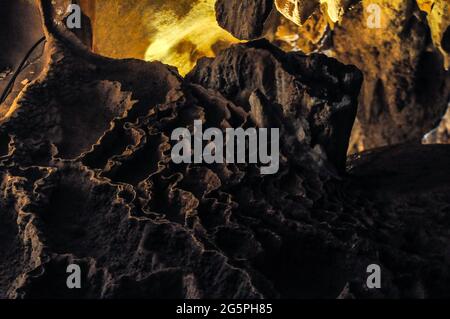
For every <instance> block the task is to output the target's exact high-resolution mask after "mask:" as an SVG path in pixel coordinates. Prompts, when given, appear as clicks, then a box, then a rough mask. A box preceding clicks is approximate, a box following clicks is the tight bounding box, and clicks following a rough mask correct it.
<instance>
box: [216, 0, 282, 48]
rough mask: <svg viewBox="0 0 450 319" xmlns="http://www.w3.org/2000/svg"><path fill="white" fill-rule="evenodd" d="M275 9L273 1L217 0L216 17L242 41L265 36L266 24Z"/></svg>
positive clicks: (223, 26) (220, 23)
mask: <svg viewBox="0 0 450 319" xmlns="http://www.w3.org/2000/svg"><path fill="white" fill-rule="evenodd" d="M272 8H273V0H241V1H230V0H217V2H216V16H217V21H218V22H219V25H220V26H221V27H222V28H224V29H225V30H228V31H229V32H230V33H231V34H232V35H234V36H235V37H237V38H238V39H242V40H250V39H256V38H259V37H261V36H262V35H263V31H264V23H265V22H266V19H267V18H268V17H269V14H270V12H271V11H272Z"/></svg>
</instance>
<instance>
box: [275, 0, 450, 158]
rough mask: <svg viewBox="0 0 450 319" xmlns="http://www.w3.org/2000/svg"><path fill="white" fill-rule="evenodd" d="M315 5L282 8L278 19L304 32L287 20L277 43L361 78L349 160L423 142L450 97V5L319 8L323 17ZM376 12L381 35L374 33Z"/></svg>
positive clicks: (399, 1)
mask: <svg viewBox="0 0 450 319" xmlns="http://www.w3.org/2000/svg"><path fill="white" fill-rule="evenodd" d="M317 2H319V1H316V2H314V1H312V2H303V1H298V0H292V1H291V0H279V1H278V2H277V3H276V4H277V8H278V9H279V10H280V11H281V13H282V14H284V16H286V17H287V18H288V19H290V20H291V21H293V22H295V23H297V24H301V26H300V27H299V26H295V25H293V24H292V23H289V22H287V21H285V20H282V21H281V24H280V26H279V27H278V30H277V34H276V39H277V41H275V43H277V44H279V45H280V46H281V47H282V48H283V49H284V50H302V51H304V52H321V51H324V52H326V53H327V54H328V55H331V56H334V57H336V58H337V59H338V60H339V61H342V62H345V63H348V64H354V65H356V66H357V67H358V68H359V69H360V70H362V71H363V73H364V78H365V81H364V85H363V90H362V92H361V98H360V105H359V113H358V121H357V123H356V125H355V129H354V131H353V136H352V139H351V152H356V151H361V150H364V149H370V148H374V147H379V146H383V145H391V144H397V143H402V142H407V141H420V140H421V139H422V137H423V135H424V134H425V133H427V132H428V131H430V130H431V129H432V128H433V127H435V126H436V124H437V123H438V122H439V121H440V119H441V117H442V115H443V114H444V113H445V110H446V107H447V103H448V100H449V97H450V76H449V72H448V71H445V67H448V52H447V51H446V49H445V48H444V47H446V46H447V47H448V45H446V43H448V42H449V40H448V38H449V36H450V35H449V34H450V33H449V32H448V31H447V30H449V27H450V21H449V19H450V13H449V4H448V1H445V0H442V1H441V0H437V1H431V0H426V1H417V2H416V1H414V0H396V1H391V0H389V1H384V0H376V1H375V0H374V1H372V0H367V1H366V0H362V1H321V2H322V7H321V10H319V9H318V8H316V9H315V10H313V8H312V7H309V5H311V4H313V3H317ZM325 4H326V7H325ZM350 5H351V7H349V6H350ZM295 8H297V9H295ZM349 8H351V10H347V9H349ZM374 9H378V10H379V13H380V26H379V28H371V27H370V25H369V21H373V18H374V17H375V14H376V11H374ZM336 21H339V23H337V24H334V22H336ZM327 22H328V24H329V25H330V27H327V26H326V25H327ZM332 27H333V29H332ZM431 40H432V41H431Z"/></svg>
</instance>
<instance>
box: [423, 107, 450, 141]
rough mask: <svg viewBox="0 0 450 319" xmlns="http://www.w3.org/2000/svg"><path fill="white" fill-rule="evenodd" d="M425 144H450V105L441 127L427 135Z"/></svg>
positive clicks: (440, 124)
mask: <svg viewBox="0 0 450 319" xmlns="http://www.w3.org/2000/svg"><path fill="white" fill-rule="evenodd" d="M422 142H423V143H424V144H450V105H449V107H448V109H447V112H446V113H445V115H444V117H443V118H442V120H441V122H440V123H439V126H438V127H437V128H435V129H434V130H432V131H431V132H429V133H428V134H426V135H425V136H424V138H423V141H422Z"/></svg>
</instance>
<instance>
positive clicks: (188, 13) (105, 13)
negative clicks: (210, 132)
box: [82, 0, 237, 74]
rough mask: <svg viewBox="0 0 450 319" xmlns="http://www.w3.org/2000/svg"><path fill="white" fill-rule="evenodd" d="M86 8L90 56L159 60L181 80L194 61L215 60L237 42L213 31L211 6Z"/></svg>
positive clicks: (111, 1)
mask: <svg viewBox="0 0 450 319" xmlns="http://www.w3.org/2000/svg"><path fill="white" fill-rule="evenodd" d="M93 3H95V5H94V4H93ZM87 4H88V5H89V6H88V5H87ZM87 4H84V5H83V3H82V5H83V10H84V11H85V12H86V13H88V14H89V16H90V17H91V20H93V30H94V50H95V52H98V53H100V54H102V55H106V56H109V57H114V58H138V59H146V60H149V61H150V60H152V61H153V60H159V61H162V62H163V63H166V64H170V65H173V66H176V67H177V68H178V70H179V72H180V73H181V74H186V73H187V72H189V71H190V70H191V69H192V67H193V66H194V65H195V63H196V61H197V60H198V58H200V57H203V56H209V57H212V56H215V53H216V51H217V50H218V49H222V48H224V47H227V46H228V45H229V44H230V43H234V42H237V40H236V39H235V38H234V37H233V36H231V35H230V34H229V33H228V32H226V31H225V30H223V29H222V28H220V27H219V26H218V24H217V22H216V16H215V11H214V4H215V0H164V1H163V0H108V1H95V2H94V1H92V0H91V1H89V2H87ZM94 17H95V18H94Z"/></svg>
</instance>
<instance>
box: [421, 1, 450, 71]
mask: <svg viewBox="0 0 450 319" xmlns="http://www.w3.org/2000/svg"><path fill="white" fill-rule="evenodd" d="M417 4H418V5H419V8H420V9H421V10H423V11H425V12H426V13H427V14H428V15H427V20H428V25H429V26H430V30H431V36H432V39H433V43H434V45H435V46H436V48H438V49H439V51H441V53H442V55H443V56H444V60H445V67H446V69H448V68H449V66H450V65H449V64H450V57H449V53H450V48H448V43H447V44H445V41H447V42H448V41H450V40H449V39H448V38H450V34H449V32H450V31H448V30H450V29H449V28H450V2H449V1H448V0H417ZM445 32H447V33H445ZM445 36H446V37H447V39H445Z"/></svg>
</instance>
